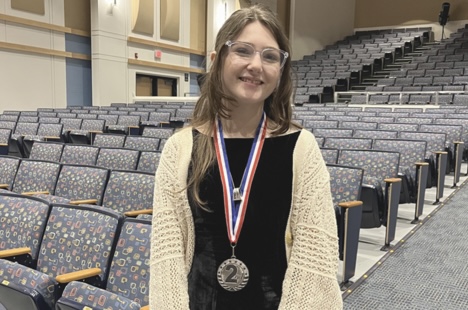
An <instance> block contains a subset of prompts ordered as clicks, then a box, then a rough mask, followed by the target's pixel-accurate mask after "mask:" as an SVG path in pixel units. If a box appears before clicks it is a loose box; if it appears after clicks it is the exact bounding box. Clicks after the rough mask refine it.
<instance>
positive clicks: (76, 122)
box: [60, 118, 83, 143]
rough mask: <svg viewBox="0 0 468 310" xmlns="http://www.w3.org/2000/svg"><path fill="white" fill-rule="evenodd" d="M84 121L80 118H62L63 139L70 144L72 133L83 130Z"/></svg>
mask: <svg viewBox="0 0 468 310" xmlns="http://www.w3.org/2000/svg"><path fill="white" fill-rule="evenodd" d="M82 122H83V120H82V119H79V118H61V119H60V123H61V124H63V127H62V138H63V140H64V141H65V142H67V143H68V142H70V131H73V130H79V129H80V128H81V123H82Z"/></svg>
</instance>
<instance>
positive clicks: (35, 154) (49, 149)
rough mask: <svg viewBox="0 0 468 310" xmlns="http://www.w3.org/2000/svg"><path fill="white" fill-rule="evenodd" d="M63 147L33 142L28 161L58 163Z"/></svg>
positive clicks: (54, 143)
mask: <svg viewBox="0 0 468 310" xmlns="http://www.w3.org/2000/svg"><path fill="white" fill-rule="evenodd" d="M63 147H64V144H63V143H56V142H44V141H35V142H34V144H33V145H32V148H31V153H30V154H29V159H35V160H47V161H55V162H60V158H61V157H62V151H63Z"/></svg>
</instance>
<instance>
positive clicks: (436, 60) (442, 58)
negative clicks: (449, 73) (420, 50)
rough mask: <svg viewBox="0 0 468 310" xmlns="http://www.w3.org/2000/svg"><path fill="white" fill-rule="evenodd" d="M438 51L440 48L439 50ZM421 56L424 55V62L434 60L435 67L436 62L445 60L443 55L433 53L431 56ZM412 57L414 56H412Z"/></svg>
mask: <svg viewBox="0 0 468 310" xmlns="http://www.w3.org/2000/svg"><path fill="white" fill-rule="evenodd" d="M439 52H440V50H439ZM423 57H426V59H427V60H426V61H424V62H435V63H436V67H437V63H442V62H444V61H445V55H440V54H439V55H433V56H423ZM413 59H414V58H413Z"/></svg>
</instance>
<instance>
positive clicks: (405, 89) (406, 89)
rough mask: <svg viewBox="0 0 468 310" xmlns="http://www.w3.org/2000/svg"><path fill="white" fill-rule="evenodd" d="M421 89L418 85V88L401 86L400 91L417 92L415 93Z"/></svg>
mask: <svg viewBox="0 0 468 310" xmlns="http://www.w3.org/2000/svg"><path fill="white" fill-rule="evenodd" d="M421 89H422V86H419V85H418V86H403V87H402V88H401V91H405V92H406V91H417V92H419V91H421ZM405 96H406V95H405Z"/></svg>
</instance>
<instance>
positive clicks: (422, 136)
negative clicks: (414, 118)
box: [400, 131, 447, 158]
mask: <svg viewBox="0 0 468 310" xmlns="http://www.w3.org/2000/svg"><path fill="white" fill-rule="evenodd" d="M400 138H401V139H404V140H411V139H416V140H423V141H426V143H427V147H426V158H430V157H431V156H432V155H433V153H434V152H439V151H444V149H445V140H446V139H447V135H446V134H445V133H443V132H412V131H401V132H400Z"/></svg>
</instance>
